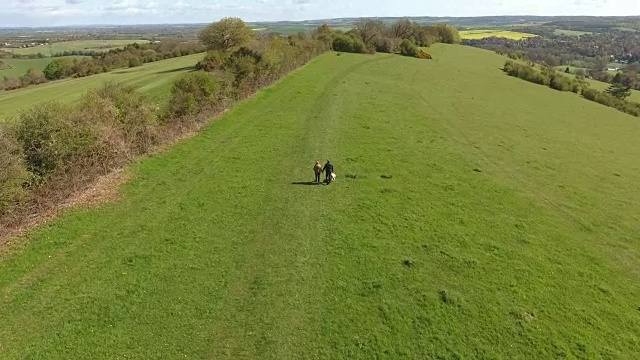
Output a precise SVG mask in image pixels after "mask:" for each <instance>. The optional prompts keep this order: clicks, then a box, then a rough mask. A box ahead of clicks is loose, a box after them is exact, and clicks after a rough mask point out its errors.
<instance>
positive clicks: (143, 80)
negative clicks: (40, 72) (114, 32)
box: [0, 54, 202, 121]
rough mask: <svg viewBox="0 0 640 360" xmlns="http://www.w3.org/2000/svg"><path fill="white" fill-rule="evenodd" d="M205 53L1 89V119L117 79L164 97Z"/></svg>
mask: <svg viewBox="0 0 640 360" xmlns="http://www.w3.org/2000/svg"><path fill="white" fill-rule="evenodd" d="M201 58H202V54H196V55H190V56H183V57H179V58H174V59H169V60H163V61H157V62H154V63H149V64H145V65H143V66H140V67H137V68H131V69H122V70H116V71H112V72H109V73H104V74H98V75H94V76H89V77H85V78H79V79H66V80H60V81H55V82H51V83H48V84H43V85H38V86H34V87H29V88H26V89H20V90H13V91H4V92H0V121H2V120H1V119H3V118H6V117H8V116H12V115H16V113H18V112H19V111H20V110H21V109H24V108H27V107H29V106H32V105H33V104H35V103H36V102H44V101H52V100H56V101H62V102H66V103H70V102H74V101H76V100H78V99H79V98H80V96H82V94H84V93H85V92H86V91H87V90H89V89H92V88H95V87H98V86H100V85H101V84H102V83H104V82H106V81H117V82H123V83H126V84H131V85H134V86H137V87H139V88H140V89H141V90H142V91H144V92H146V93H147V94H148V95H149V96H151V97H153V98H155V99H161V98H163V97H164V96H166V95H167V94H168V93H169V91H170V85H171V82H172V81H173V80H174V79H175V78H176V77H178V76H180V75H181V74H183V73H185V72H188V71H190V70H192V69H193V67H194V65H195V64H196V62H198V60H200V59H201Z"/></svg>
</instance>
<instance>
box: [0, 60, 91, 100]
mask: <svg viewBox="0 0 640 360" xmlns="http://www.w3.org/2000/svg"><path fill="white" fill-rule="evenodd" d="M69 58H82V56H69ZM52 60H53V59H51V58H44V59H1V60H0V61H2V62H3V63H5V64H7V65H9V66H10V68H9V69H4V70H0V77H3V76H6V77H8V78H17V77H19V76H22V75H24V74H25V73H26V72H27V70H29V69H37V70H40V71H42V70H44V68H46V67H47V65H49V63H50V62H51V61H52ZM0 96H2V94H1V93H0Z"/></svg>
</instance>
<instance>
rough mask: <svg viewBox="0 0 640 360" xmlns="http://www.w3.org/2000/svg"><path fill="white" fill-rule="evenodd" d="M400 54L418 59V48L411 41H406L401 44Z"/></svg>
mask: <svg viewBox="0 0 640 360" xmlns="http://www.w3.org/2000/svg"><path fill="white" fill-rule="evenodd" d="M400 53H401V54H402V55H404V56H411V57H416V55H418V46H417V45H416V44H414V43H413V41H411V40H409V39H404V40H402V42H401V43H400Z"/></svg>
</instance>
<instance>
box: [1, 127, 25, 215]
mask: <svg viewBox="0 0 640 360" xmlns="http://www.w3.org/2000/svg"><path fill="white" fill-rule="evenodd" d="M0 169H1V170H0V214H2V213H4V212H5V211H6V210H8V209H9V208H11V207H12V206H13V205H14V204H15V203H16V202H19V201H20V200H21V199H23V198H24V197H25V196H26V191H25V189H24V186H23V185H24V184H25V183H27V182H28V180H29V172H28V171H27V168H26V165H25V163H24V154H23V153H22V149H21V148H20V144H19V143H18V141H17V140H16V138H15V134H14V133H13V131H11V129H9V128H8V127H7V126H6V125H2V126H0Z"/></svg>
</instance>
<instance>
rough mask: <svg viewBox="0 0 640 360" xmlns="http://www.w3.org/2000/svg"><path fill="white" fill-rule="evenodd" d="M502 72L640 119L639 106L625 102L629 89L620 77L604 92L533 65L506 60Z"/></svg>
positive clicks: (577, 80) (569, 77) (584, 80)
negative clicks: (578, 96)
mask: <svg viewBox="0 0 640 360" xmlns="http://www.w3.org/2000/svg"><path fill="white" fill-rule="evenodd" d="M503 71H504V72H505V73H507V74H508V75H510V76H514V77H518V78H520V79H523V80H526V81H529V82H532V83H535V84H539V85H544V86H548V87H550V88H552V89H555V90H558V91H571V92H574V93H576V94H580V95H582V97H583V98H585V99H587V100H591V101H595V102H597V103H600V104H602V105H605V106H609V107H613V108H615V109H618V110H620V111H622V112H625V113H627V114H630V115H633V116H637V117H640V104H638V103H634V102H630V101H626V98H627V97H629V96H630V95H631V88H630V87H628V86H626V85H625V84H623V83H622V77H621V76H620V77H618V78H617V79H616V81H615V82H614V83H613V84H612V85H611V86H610V87H609V88H608V89H607V90H606V91H604V92H602V91H598V90H596V89H593V88H590V87H589V83H587V81H586V79H585V78H584V77H581V76H577V77H573V76H571V75H566V74H563V73H559V72H557V71H555V70H554V69H553V68H551V67H543V68H541V69H539V68H538V67H536V66H535V65H534V64H533V63H520V62H516V61H512V60H507V62H506V63H505V64H504V67H503Z"/></svg>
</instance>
